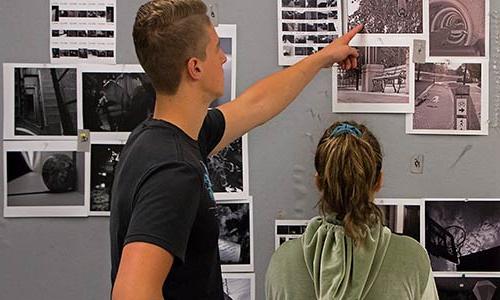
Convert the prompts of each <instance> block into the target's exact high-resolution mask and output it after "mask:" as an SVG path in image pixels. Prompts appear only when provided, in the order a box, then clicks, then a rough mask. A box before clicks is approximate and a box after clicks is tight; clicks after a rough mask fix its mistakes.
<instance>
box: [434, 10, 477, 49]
mask: <svg viewBox="0 0 500 300" xmlns="http://www.w3.org/2000/svg"><path fill="white" fill-rule="evenodd" d="M464 2H465V1H459V0H455V1H441V0H429V31H430V33H429V44H430V55H431V56H446V57H449V56H485V45H486V40H485V38H487V37H486V35H485V30H486V26H485V20H486V18H487V16H486V17H485V0H478V1H474V5H469V4H468V3H469V2H465V3H464Z"/></svg>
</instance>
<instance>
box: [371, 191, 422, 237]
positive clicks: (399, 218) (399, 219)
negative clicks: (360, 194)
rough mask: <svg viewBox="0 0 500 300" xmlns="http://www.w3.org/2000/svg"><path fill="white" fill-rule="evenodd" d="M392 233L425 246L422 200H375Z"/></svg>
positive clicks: (385, 223)
mask: <svg viewBox="0 0 500 300" xmlns="http://www.w3.org/2000/svg"><path fill="white" fill-rule="evenodd" d="M375 204H377V206H378V207H379V208H380V209H381V210H382V213H383V214H384V225H385V226H387V227H388V228H389V229H390V230H391V232H393V233H396V234H400V235H406V236H409V237H411V238H413V239H414V240H416V241H418V242H419V243H422V244H423V230H422V229H423V228H422V226H423V214H422V213H421V211H422V209H421V208H422V200H420V199H375Z"/></svg>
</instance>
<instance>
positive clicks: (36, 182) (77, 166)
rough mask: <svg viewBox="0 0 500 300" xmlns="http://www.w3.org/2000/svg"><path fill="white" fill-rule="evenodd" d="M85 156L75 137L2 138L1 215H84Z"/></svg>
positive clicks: (86, 195)
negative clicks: (2, 189) (53, 138)
mask: <svg viewBox="0 0 500 300" xmlns="http://www.w3.org/2000/svg"><path fill="white" fill-rule="evenodd" d="M88 158H89V153H88V152H77V142H76V141H74V142H73V141H29V142H28V141H5V142H4V149H3V159H4V162H5V163H4V171H3V172H4V173H3V174H4V217H87V215H88V207H89V202H88V199H89V197H88V196H89V195H88V191H86V190H85V180H86V179H87V174H88V173H89V171H90V170H89V168H90V166H89V164H88V161H89V160H88ZM14 163H15V166H12V165H11V164H14Z"/></svg>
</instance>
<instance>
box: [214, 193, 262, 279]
mask: <svg viewBox="0 0 500 300" xmlns="http://www.w3.org/2000/svg"><path fill="white" fill-rule="evenodd" d="M216 213H217V219H218V220H219V253H220V260H221V265H222V271H223V272H251V271H253V220H252V219H253V210H252V198H251V197H250V198H248V200H217V211H216Z"/></svg>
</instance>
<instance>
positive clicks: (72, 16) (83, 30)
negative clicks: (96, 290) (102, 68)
mask: <svg viewBox="0 0 500 300" xmlns="http://www.w3.org/2000/svg"><path fill="white" fill-rule="evenodd" d="M49 2H50V6H49V7H50V16H51V17H50V20H51V22H50V24H49V25H50V26H49V30H50V31H49V32H50V38H49V51H50V52H51V53H52V49H61V50H69V52H68V53H69V54H70V55H64V54H65V53H61V55H51V57H50V62H51V63H58V64H60V63H65V64H82V63H84V64H89V63H94V64H116V57H115V56H114V55H84V53H79V52H78V49H89V50H90V49H95V48H97V50H102V51H104V52H103V53H106V51H113V53H114V52H115V51H116V38H115V37H116V35H115V31H116V22H115V21H116V16H115V14H116V10H115V7H116V0H101V1H98V2H97V1H93V2H88V1H87V2H85V1H83V2H82V1H80V0H50V1H49ZM56 32H58V33H59V34H57V33H56ZM91 32H94V33H95V32H101V33H102V34H101V35H100V36H99V35H97V36H95V35H93V36H92V35H91V34H90V33H91ZM54 33H56V34H54ZM97 38H100V39H97ZM102 38H106V43H102V42H101V40H102ZM75 51H76V52H75ZM79 54H80V55H79Z"/></svg>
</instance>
